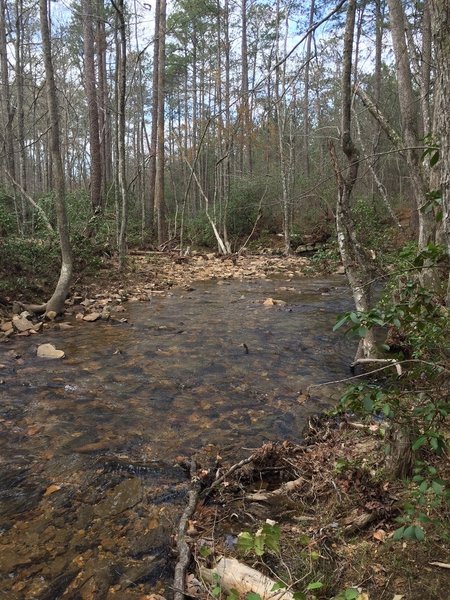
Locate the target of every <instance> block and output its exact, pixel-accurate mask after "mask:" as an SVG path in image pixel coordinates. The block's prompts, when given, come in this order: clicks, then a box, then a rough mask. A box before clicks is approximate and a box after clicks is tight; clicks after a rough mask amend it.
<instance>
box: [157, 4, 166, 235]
mask: <svg viewBox="0 0 450 600" xmlns="http://www.w3.org/2000/svg"><path fill="white" fill-rule="evenodd" d="M158 37H159V47H158V49H159V52H158V127H157V132H158V134H157V144H156V180H155V215H156V224H157V230H158V244H162V243H163V241H164V237H165V231H164V212H165V211H164V208H165V207H164V156H165V152H164V141H165V140H164V99H165V90H164V87H165V70H166V43H165V42H166V0H160V12H159V36H158Z"/></svg>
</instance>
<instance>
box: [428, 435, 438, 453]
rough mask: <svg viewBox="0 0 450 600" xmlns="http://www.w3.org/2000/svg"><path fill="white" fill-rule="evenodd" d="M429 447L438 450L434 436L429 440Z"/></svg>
mask: <svg viewBox="0 0 450 600" xmlns="http://www.w3.org/2000/svg"><path fill="white" fill-rule="evenodd" d="M430 444H431V447H432V448H433V450H436V451H437V450H439V440H438V439H437V438H435V437H432V438H431V440H430Z"/></svg>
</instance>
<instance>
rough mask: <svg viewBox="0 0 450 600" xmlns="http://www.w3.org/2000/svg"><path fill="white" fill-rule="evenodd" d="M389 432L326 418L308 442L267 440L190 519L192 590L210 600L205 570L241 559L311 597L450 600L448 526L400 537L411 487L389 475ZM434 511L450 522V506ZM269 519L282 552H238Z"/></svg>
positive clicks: (317, 423)
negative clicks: (223, 559)
mask: <svg viewBox="0 0 450 600" xmlns="http://www.w3.org/2000/svg"><path fill="white" fill-rule="evenodd" d="M382 432H383V427H382V424H372V425H367V426H363V424H361V423H355V422H352V421H351V420H348V419H346V418H341V417H340V418H331V419H327V418H324V419H321V418H318V419H313V421H312V422H310V427H309V431H307V432H305V433H306V437H305V442H304V443H303V444H302V445H298V446H297V445H293V444H291V443H288V442H284V443H277V444H275V443H268V444H265V445H264V446H263V447H261V448H260V449H259V450H258V451H256V453H255V459H254V460H253V461H252V462H251V463H249V464H247V465H245V466H244V467H243V468H242V469H239V470H237V471H235V473H233V474H232V475H231V476H230V477H229V478H227V479H225V481H224V482H223V484H222V485H221V486H220V487H219V488H218V489H217V491H216V492H215V493H214V494H213V496H212V497H211V498H210V499H209V500H208V501H206V502H205V503H200V504H199V506H198V507H197V511H196V513H195V514H194V516H193V519H192V521H190V523H189V529H188V534H189V537H190V539H191V543H192V547H193V554H194V563H193V565H191V571H190V575H189V576H188V581H189V582H190V583H189V588H188V589H189V593H190V594H191V595H192V596H194V597H198V598H206V597H207V595H208V593H211V586H209V587H208V585H205V583H204V581H203V582H202V581H201V579H202V577H201V576H199V573H202V572H207V571H208V569H210V568H211V567H213V566H214V564H215V563H216V561H217V558H218V557H220V556H234V557H237V559H238V560H239V561H242V562H243V563H245V564H247V565H249V566H251V567H253V568H255V569H256V570H257V571H259V572H260V573H262V574H265V575H266V576H268V577H270V578H272V579H273V580H274V581H275V582H279V581H282V582H284V583H285V584H286V586H287V589H289V590H291V591H297V592H300V595H299V596H298V597H299V598H307V599H308V600H309V599H313V598H323V599H325V598H326V599H330V598H347V597H348V598H359V599H360V600H368V599H371V600H382V599H388V600H392V599H393V598H395V599H396V600H400V599H403V600H448V598H449V591H448V590H449V585H450V571H449V570H448V567H449V565H448V557H449V555H448V538H446V536H445V533H444V530H443V528H442V523H441V525H439V523H438V524H437V526H436V524H435V525H434V526H433V525H432V524H430V525H429V526H427V528H426V538H425V540H424V541H421V542H419V541H408V542H405V541H394V540H393V534H394V531H395V529H397V528H398V527H399V523H398V521H397V519H398V518H399V517H400V516H401V515H402V514H403V504H404V502H405V501H406V499H407V493H408V492H407V490H406V488H405V486H404V483H403V482H401V481H395V480H392V478H390V477H389V473H387V472H386V469H385V467H384V465H385V453H384V446H385V444H384V440H383V434H382ZM289 482H293V483H289ZM429 515H430V517H431V518H433V517H435V518H437V519H438V521H439V519H442V518H443V517H445V518H446V519H447V524H448V516H449V514H448V511H447V512H446V513H445V512H444V513H442V512H439V511H435V513H434V514H433V509H431V508H430V509H429ZM267 519H269V521H267ZM266 522H269V523H273V522H275V523H276V524H277V526H279V528H280V529H279V531H280V536H279V548H277V549H276V551H272V550H271V549H270V548H267V551H264V552H263V553H262V555H258V554H257V553H255V551H254V549H252V548H250V549H249V550H247V551H240V544H239V537H240V536H239V534H241V536H242V532H253V533H255V532H256V531H257V530H258V529H259V530H260V531H261V529H260V528H261V527H262V526H264V523H266ZM205 568H206V571H205ZM195 582H197V583H196V585H197V587H196V586H195V585H194V583H195ZM315 585H317V588H316V589H314V586H315ZM308 586H312V587H311V588H310V589H309V590H308ZM312 589H314V591H312ZM349 590H358V594H356V591H355V594H356V595H354V596H353V595H350V594H351V592H350V591H349ZM345 591H347V594H349V595H348V596H345V595H339V594H343V593H344V592H345ZM302 593H303V594H304V595H303V596H302V595H301V594H302Z"/></svg>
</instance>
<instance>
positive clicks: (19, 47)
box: [15, 0, 30, 233]
mask: <svg viewBox="0 0 450 600" xmlns="http://www.w3.org/2000/svg"><path fill="white" fill-rule="evenodd" d="M22 13H23V0H16V3H15V18H16V42H15V59H16V66H15V68H16V95H17V138H18V143H19V184H20V186H21V187H22V189H23V190H24V192H25V193H26V191H27V187H28V186H27V183H28V182H27V171H26V152H25V112H24V93H23V90H24V87H23V63H24V61H23V43H22V39H23V14H22ZM29 213H30V211H29V210H28V209H27V204H26V199H25V197H24V195H23V194H22V219H23V232H24V233H26V232H27V229H28V216H29Z"/></svg>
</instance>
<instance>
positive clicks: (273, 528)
mask: <svg viewBox="0 0 450 600" xmlns="http://www.w3.org/2000/svg"><path fill="white" fill-rule="evenodd" d="M262 531H263V534H264V536H265V543H266V546H267V548H268V549H269V550H272V551H273V552H279V551H280V536H281V529H280V526H279V525H269V523H264V525H263V527H262Z"/></svg>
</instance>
